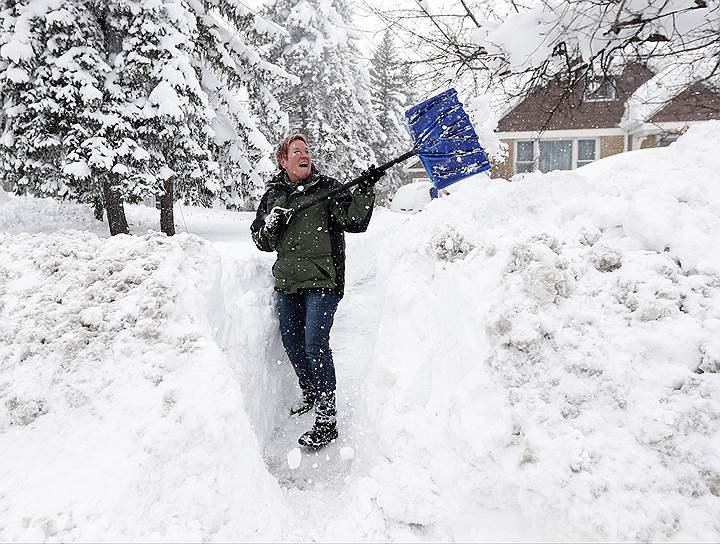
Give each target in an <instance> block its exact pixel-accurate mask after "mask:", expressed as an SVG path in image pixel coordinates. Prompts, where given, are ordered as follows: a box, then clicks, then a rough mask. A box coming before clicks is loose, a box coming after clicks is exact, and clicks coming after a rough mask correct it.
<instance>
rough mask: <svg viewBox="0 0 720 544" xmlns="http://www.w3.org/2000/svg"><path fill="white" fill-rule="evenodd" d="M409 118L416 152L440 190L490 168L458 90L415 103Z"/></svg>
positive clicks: (449, 90)
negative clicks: (459, 97)
mask: <svg viewBox="0 0 720 544" xmlns="http://www.w3.org/2000/svg"><path fill="white" fill-rule="evenodd" d="M405 117H407V120H408V125H409V126H410V134H411V136H412V137H413V140H414V142H415V146H414V149H415V151H416V155H417V156H418V157H420V160H422V163H423V166H425V171H426V172H427V174H428V176H429V177H430V180H431V181H432V182H433V184H434V185H435V187H436V188H437V189H442V188H443V187H447V186H448V185H451V184H453V183H455V182H456V181H460V180H461V179H464V178H466V177H468V176H472V175H474V174H478V173H480V172H484V171H486V170H489V169H490V167H491V166H490V161H489V160H488V158H487V155H486V154H485V150H484V149H483V148H482V146H481V145H480V141H479V140H478V137H477V134H476V133H475V129H474V128H473V126H472V123H471V122H470V118H469V117H468V115H467V113H465V110H464V109H463V107H462V104H461V103H460V100H459V99H458V96H457V92H456V91H455V89H448V90H447V91H445V92H443V93H441V94H439V95H437V96H433V97H432V98H430V99H428V100H426V101H425V102H422V103H421V104H418V105H417V106H413V107H412V108H410V109H409V110H407V111H406V112H405Z"/></svg>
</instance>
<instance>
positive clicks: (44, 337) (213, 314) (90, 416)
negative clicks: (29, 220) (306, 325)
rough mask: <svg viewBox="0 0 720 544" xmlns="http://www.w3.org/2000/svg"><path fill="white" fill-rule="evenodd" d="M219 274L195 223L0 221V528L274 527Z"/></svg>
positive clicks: (75, 536)
mask: <svg viewBox="0 0 720 544" xmlns="http://www.w3.org/2000/svg"><path fill="white" fill-rule="evenodd" d="M9 205H10V204H8V205H6V206H4V207H3V211H6V210H5V208H7V206H9ZM3 217H6V216H3ZM221 274H222V271H221V263H220V258H219V256H218V254H217V252H215V251H214V250H213V249H212V247H211V246H210V244H208V243H207V242H203V241H201V240H200V239H199V238H197V237H195V236H188V235H178V236H176V237H174V238H171V239H168V238H166V237H165V236H164V235H161V234H158V233H148V234H147V235H145V236H139V237H129V236H116V237H113V238H112V239H101V238H99V237H98V236H96V235H94V234H92V233H83V232H78V231H70V230H66V231H59V232H54V233H50V234H28V233H26V234H8V233H2V234H0V301H1V302H2V306H1V307H0V308H1V310H2V312H1V313H0V319H1V321H0V400H1V402H2V408H3V409H2V410H0V443H1V446H0V482H2V489H1V490H0V513H1V517H2V520H3V523H2V524H1V525H0V540H4V541H5V540H7V541H9V540H16V539H21V540H43V539H52V540H61V541H65V540H96V539H98V538H106V537H109V538H111V539H113V540H137V539H150V540H201V539H203V540H206V539H208V538H211V537H213V538H217V539H226V540H235V539H240V540H251V539H258V538H262V539H267V540H273V539H277V538H279V537H280V530H281V529H280V528H279V527H278V525H277V524H276V523H275V520H276V519H278V518H282V517H283V516H284V515H285V514H284V513H283V512H284V507H283V505H282V501H281V495H280V489H279V487H278V485H277V482H276V481H275V480H274V478H272V476H271V475H270V474H269V473H268V472H267V470H266V468H265V466H264V464H263V461H262V457H261V451H260V444H259V443H258V438H257V436H256V434H255V432H254V430H253V428H252V424H251V419H250V417H249V416H248V413H247V412H246V411H245V410H244V409H243V404H244V403H245V401H244V399H243V392H242V390H241V389H242V388H241V384H240V381H241V379H242V376H243V373H242V371H239V370H238V369H237V368H236V367H235V365H237V367H243V366H250V365H252V364H262V362H258V363H256V362H253V361H248V360H232V361H231V360H229V359H228V358H227V357H226V356H225V355H224V354H223V352H222V351H221V350H220V348H219V346H218V345H217V343H216V331H215V330H214V329H213V324H214V325H215V326H222V325H223V321H222V319H221V318H219V317H218V315H217V314H218V311H219V310H218V308H220V313H222V306H220V307H218V301H222V292H221V291H220V282H221ZM253 287H254V286H253V285H252V284H251V285H246V286H245V289H252V288H253ZM238 302H239V303H242V300H240V301H238ZM211 322H212V324H211ZM236 324H237V325H238V326H240V325H242V323H236ZM248 326H249V328H254V326H255V323H254V322H251V323H249V324H248ZM233 346H234V350H235V351H234V353H235V354H236V355H237V354H242V353H243V351H242V349H240V348H241V347H242V343H241V342H235V343H234V344H233Z"/></svg>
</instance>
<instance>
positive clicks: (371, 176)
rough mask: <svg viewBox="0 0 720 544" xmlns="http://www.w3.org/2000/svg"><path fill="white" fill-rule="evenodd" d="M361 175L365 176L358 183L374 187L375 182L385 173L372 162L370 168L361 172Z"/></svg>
mask: <svg viewBox="0 0 720 544" xmlns="http://www.w3.org/2000/svg"><path fill="white" fill-rule="evenodd" d="M362 175H363V177H364V178H365V179H364V180H363V181H362V182H360V185H362V186H364V187H368V188H370V187H374V186H375V184H376V183H377V182H378V181H380V178H382V177H383V176H384V175H385V171H384V170H378V169H377V166H375V165H374V164H372V165H370V168H368V169H367V170H365V171H364V172H363V173H362Z"/></svg>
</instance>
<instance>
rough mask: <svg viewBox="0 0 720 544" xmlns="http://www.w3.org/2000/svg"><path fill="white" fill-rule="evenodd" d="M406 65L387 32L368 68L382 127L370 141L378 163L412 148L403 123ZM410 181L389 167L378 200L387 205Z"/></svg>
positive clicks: (408, 83)
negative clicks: (373, 139) (378, 134)
mask: <svg viewBox="0 0 720 544" xmlns="http://www.w3.org/2000/svg"><path fill="white" fill-rule="evenodd" d="M405 66H406V65H404V64H403V63H401V62H400V59H399V58H398V55H397V49H396V48H395V43H394V42H393V39H392V36H391V35H390V31H389V30H388V31H386V32H385V33H384V34H383V38H382V41H381V42H380V45H378V47H377V49H376V50H375V53H374V54H373V57H372V61H371V65H370V84H371V86H370V93H371V95H372V103H373V107H374V109H375V114H376V116H377V119H378V122H379V123H380V125H381V126H382V127H383V131H382V133H381V138H380V139H379V140H376V141H374V142H373V148H374V151H375V156H376V157H377V160H378V162H379V163H384V162H387V161H389V160H392V159H394V158H395V157H398V156H400V155H402V154H403V153H405V152H406V151H409V150H410V149H412V140H411V138H410V136H409V134H408V131H407V128H406V124H405V110H406V109H407V107H408V103H409V102H410V96H409V95H410V92H411V91H410V89H412V84H411V81H409V72H408V69H407V68H405ZM408 181H410V179H409V178H408V176H407V175H406V174H405V173H404V171H403V170H402V169H401V167H396V168H391V169H390V170H388V172H387V174H386V176H385V177H384V178H383V179H382V180H381V181H380V183H379V184H378V197H379V200H381V201H384V202H387V201H388V199H389V198H392V196H393V195H394V194H395V191H396V190H397V188H398V187H400V186H401V185H403V184H405V183H407V182H408Z"/></svg>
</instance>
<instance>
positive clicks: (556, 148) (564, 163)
mask: <svg viewBox="0 0 720 544" xmlns="http://www.w3.org/2000/svg"><path fill="white" fill-rule="evenodd" d="M572 151H573V142H572V140H546V141H540V157H539V159H540V160H539V162H538V167H539V169H540V171H541V172H550V171H551V170H571V169H572V163H573V160H572V159H573V156H572Z"/></svg>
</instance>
